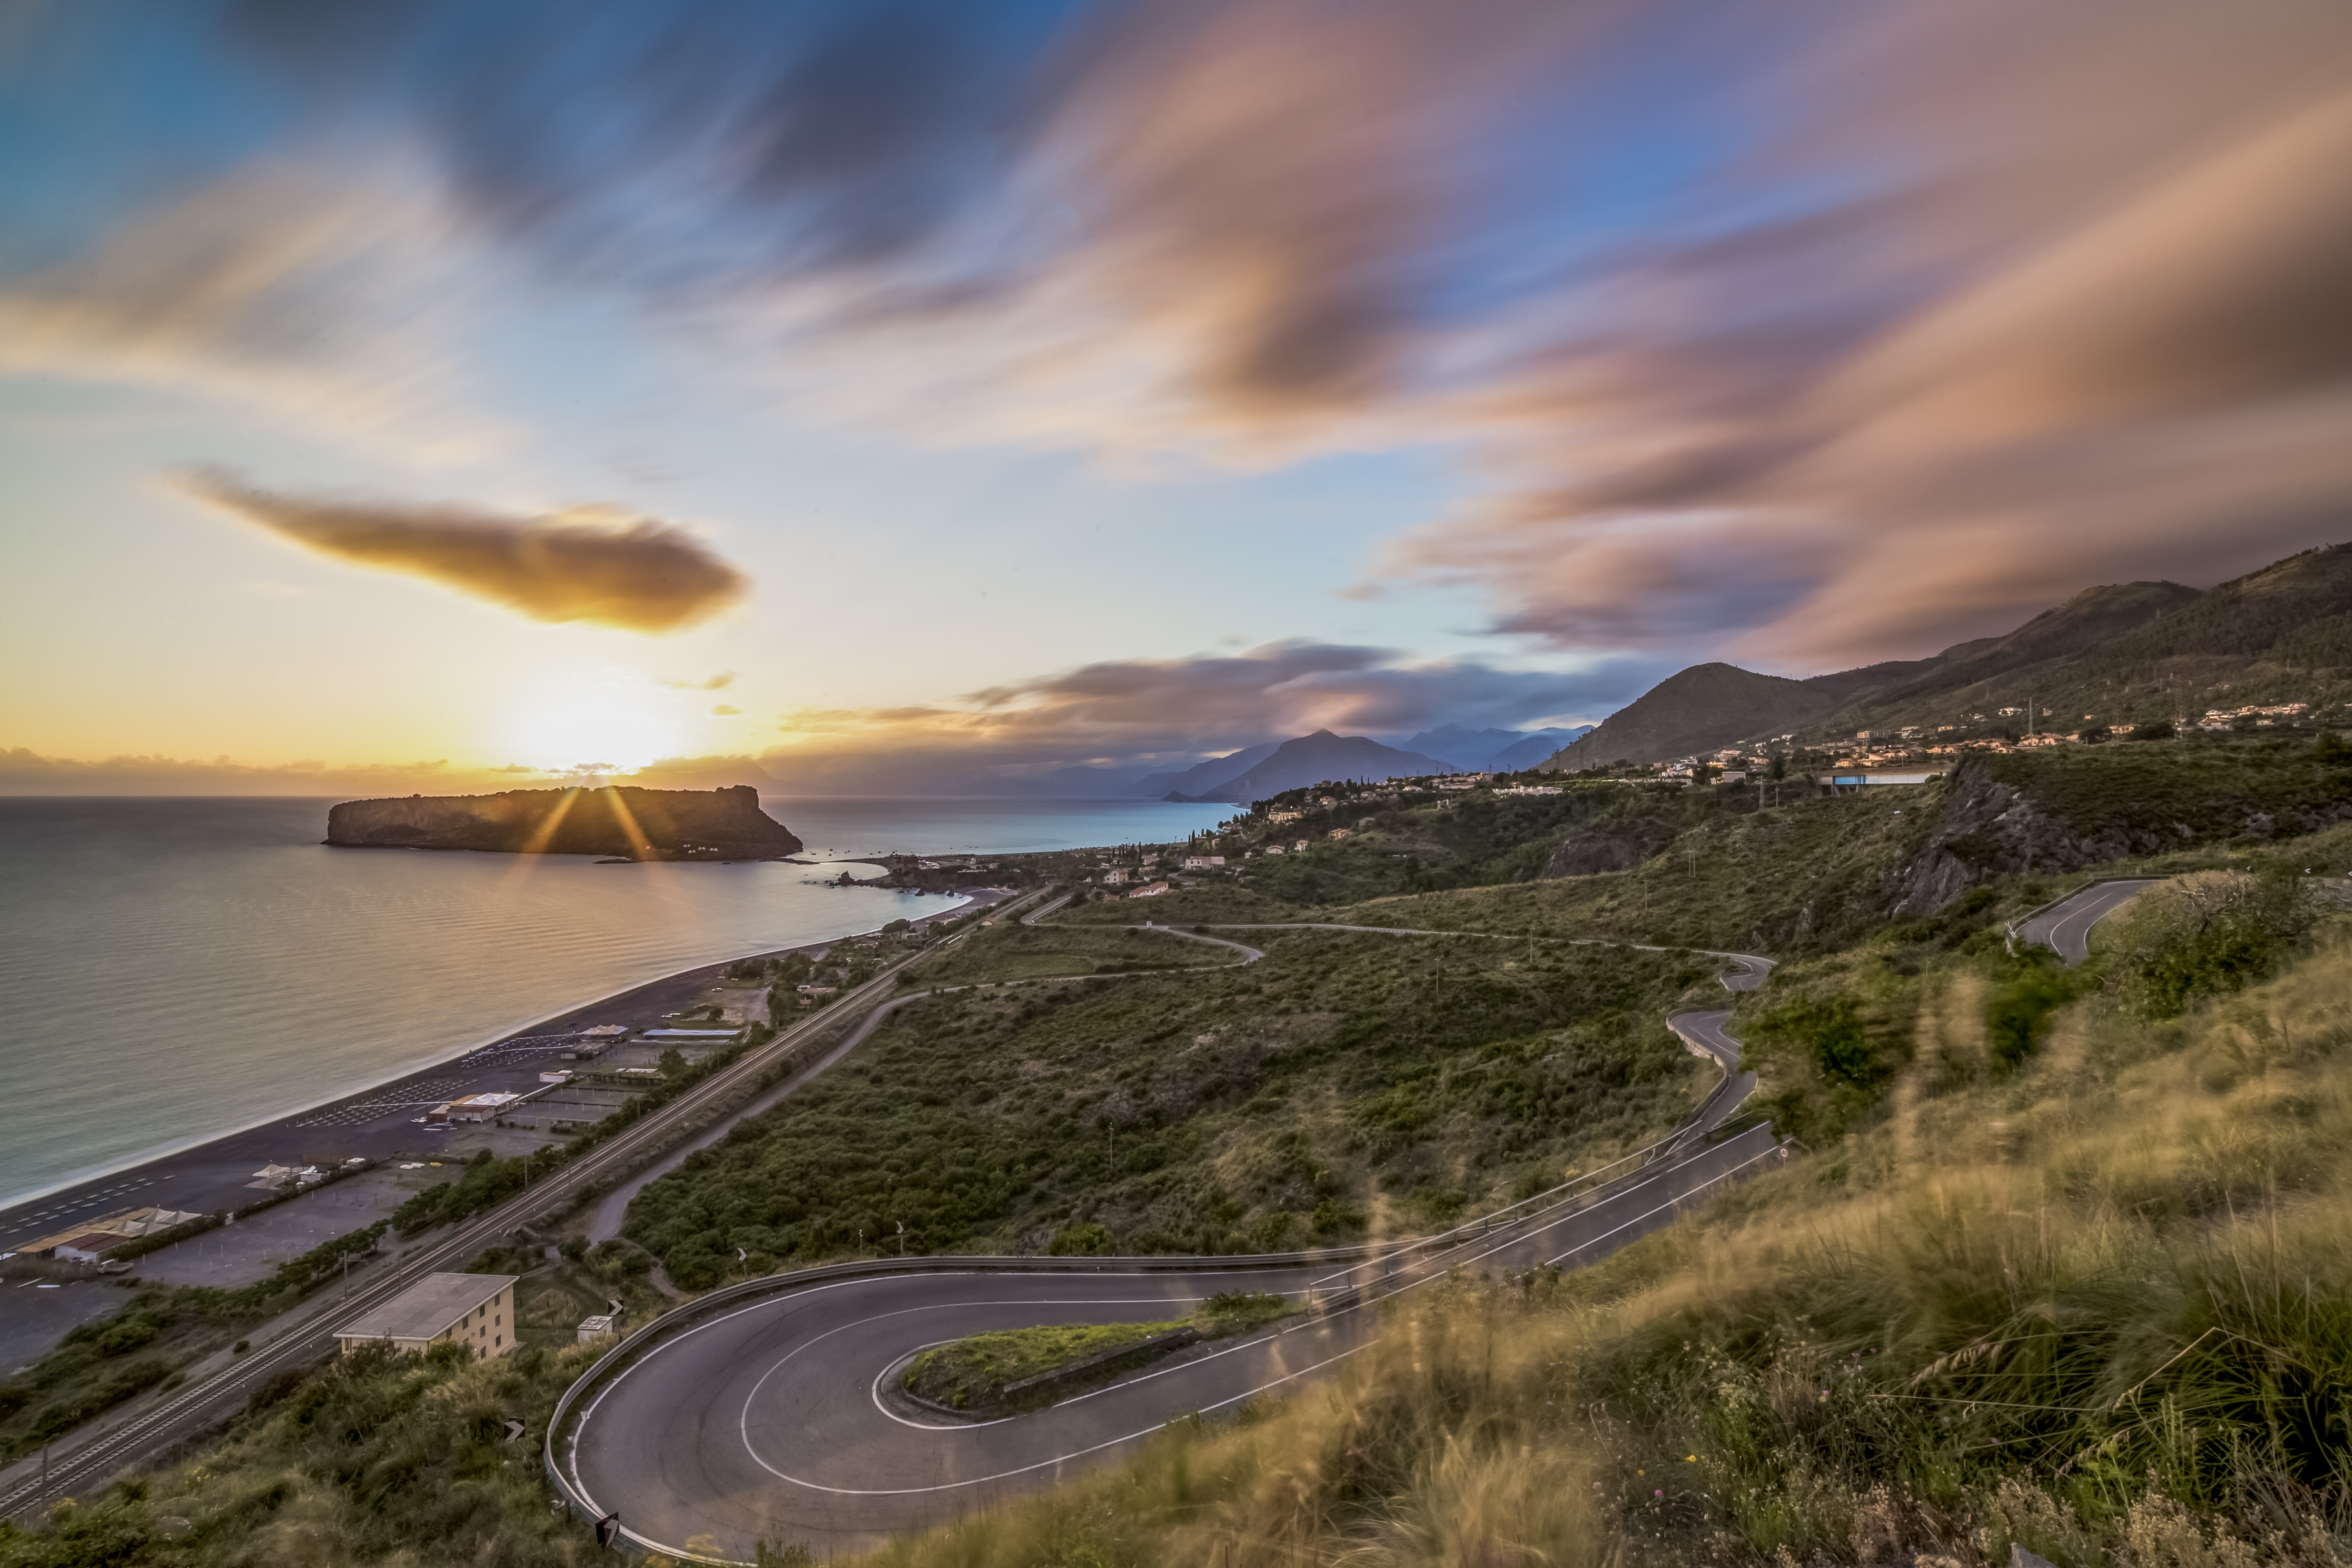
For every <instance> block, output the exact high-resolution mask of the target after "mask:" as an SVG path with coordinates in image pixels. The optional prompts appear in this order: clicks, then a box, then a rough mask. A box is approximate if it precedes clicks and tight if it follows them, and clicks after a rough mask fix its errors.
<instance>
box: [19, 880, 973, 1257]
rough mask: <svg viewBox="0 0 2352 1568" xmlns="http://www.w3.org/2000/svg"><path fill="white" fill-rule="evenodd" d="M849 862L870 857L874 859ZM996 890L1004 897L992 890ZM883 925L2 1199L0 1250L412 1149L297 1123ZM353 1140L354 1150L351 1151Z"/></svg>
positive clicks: (393, 1126)
mask: <svg viewBox="0 0 2352 1568" xmlns="http://www.w3.org/2000/svg"><path fill="white" fill-rule="evenodd" d="M842 863H843V864H859V865H864V864H871V863H872V862H868V861H863V860H860V861H855V862H842ZM988 894H994V895H995V896H994V897H987V896H985V895H988ZM1003 896H1004V894H1003V890H1001V889H972V890H971V893H968V894H964V895H961V896H958V897H957V898H956V901H955V902H954V903H951V904H950V905H948V906H946V907H945V908H942V909H940V910H937V911H936V912H934V913H931V914H928V915H925V916H923V917H921V918H920V919H919V920H918V921H916V923H917V924H922V923H926V922H928V921H932V920H938V919H942V918H946V917H949V916H951V915H955V914H958V913H961V912H962V911H963V910H968V909H970V908H971V907H972V906H973V905H975V904H986V903H992V902H994V901H996V900H997V899H1001V898H1002V897H1003ZM879 929H880V927H879V926H875V927H869V928H867V929H866V930H863V931H845V932H843V933H842V934H840V935H838V936H834V937H827V938H824V939H823V940H821V941H816V942H802V943H798V944H796V945H793V946H790V947H781V948H771V949H760V950H757V951H754V952H739V953H735V954H733V955H731V956H729V957H725V958H719V959H714V960H711V961H709V962H707V963H699V964H695V965H692V966H690V967H688V968H686V969H682V970H670V971H667V972H665V973H660V974H657V975H655V976H653V977H651V978H649V979H646V980H641V981H638V982H636V983H635V984H628V985H625V986H623V987H621V988H620V989H618V990H614V991H611V992H606V993H604V994H601V995H599V996H596V997H593V998H591V999H590V1000H588V1001H585V1002H580V1003H575V1004H572V1005H569V1006H566V1007H563V1008H561V1009H559V1010H557V1011H555V1012H552V1013H548V1014H543V1015H541V1016H537V1017H534V1018H531V1019H529V1020H527V1021H525V1022H523V1023H520V1024H517V1025H514V1026H510V1027H507V1028H503V1029H499V1030H497V1031H495V1032H493V1033H490V1034H487V1035H484V1036H480V1037H476V1038H474V1039H473V1040H471V1041H469V1042H468V1043H467V1044H466V1045H465V1046H463V1047H460V1048H457V1049H456V1050H453V1051H450V1052H447V1053H446V1054H444V1055H441V1056H439V1057H437V1058H436V1059H435V1060H434V1061H432V1062H429V1063H426V1064H424V1065H422V1066H417V1067H412V1068H406V1069H404V1070H403V1071H401V1072H399V1073H396V1074H394V1075H392V1076H390V1077H386V1078H381V1079H369V1080H368V1081H365V1082H362V1083H359V1084H357V1085H354V1086H352V1087H348V1088H345V1089H341V1090H340V1091H339V1092H337V1093H334V1094H331V1095H328V1096H324V1097H322V1098H320V1099H319V1100H314V1101H312V1102H311V1103H310V1104H307V1105H304V1106H301V1107H299V1108H296V1109H294V1110H280V1111H277V1112H274V1113H272V1114H271V1115H269V1116H267V1117H263V1118H259V1119H257V1120H255V1121H250V1122H247V1123H245V1124H243V1125H240V1126H235V1127H230V1128H227V1129H223V1130H215V1131H206V1132H205V1133H202V1134H199V1135H196V1136H194V1137H191V1138H188V1139H186V1140H184V1141H181V1142H174V1143H170V1144H167V1145H164V1146H163V1147H161V1148H157V1149H151V1150H149V1151H145V1152H142V1153H140V1154H139V1155H137V1156H135V1157H131V1158H129V1159H125V1160H123V1161H121V1162H119V1163H114V1164H112V1165H110V1167H109V1168H107V1169H105V1170H103V1171H100V1172H97V1173H89V1174H84V1175H80V1176H78V1177H76V1178H74V1179H72V1180H69V1181H66V1182H60V1183H55V1184H50V1185H49V1186H47V1187H45V1188H42V1189H39V1190H37V1191H35V1192H32V1193H28V1194H23V1195H21V1196H18V1197H16V1198H13V1199H11V1200H9V1201H8V1202H7V1203H5V1205H0V1252H5V1251H7V1250H10V1249H11V1248H12V1247H15V1246H17V1245H19V1244H21V1243H22V1242H24V1241H26V1240H28V1239H32V1238H36V1237H39V1236H43V1235H48V1234H54V1233H55V1232H57V1231H58V1230H62V1229H65V1228H68V1227H69V1226H71V1225H72V1224H73V1223H74V1222H75V1221H76V1220H77V1219H89V1220H95V1219H99V1218H102V1217H104V1216H105V1215H110V1214H113V1213H116V1212H119V1211H121V1210H122V1209H126V1208H135V1207H138V1206H141V1205H146V1204H157V1205H163V1206H166V1207H171V1208H177V1209H192V1210H194V1211H196V1212H199V1213H210V1212H213V1211H215V1210H216V1209H223V1208H235V1207H238V1206H242V1205H246V1204H249V1203H251V1202H253V1201H255V1200H256V1199H257V1198H258V1197H259V1196H261V1195H262V1194H259V1193H257V1192H253V1191H249V1190H247V1181H249V1180H250V1177H251V1173H252V1172H253V1171H254V1170H256V1169H257V1168H258V1167H259V1166H262V1165H266V1164H269V1163H289V1162H290V1161H292V1160H299V1161H301V1163H321V1159H322V1158H325V1159H332V1160H334V1161H336V1162H337V1163H340V1160H341V1159H346V1158H350V1157H352V1155H353V1154H356V1155H358V1156H359V1157H362V1158H367V1159H372V1160H373V1159H382V1158H387V1157H389V1156H391V1155H392V1154H394V1153H400V1152H410V1148H411V1146H414V1145H415V1144H417V1143H418V1142H420V1140H419V1136H418V1135H419V1134H420V1133H422V1132H423V1131H424V1130H423V1129H421V1128H418V1127H415V1125H414V1124H413V1122H412V1121H411V1120H410V1119H409V1118H408V1117H406V1116H405V1115H399V1114H387V1115H385V1116H383V1117H381V1118H378V1119H376V1120H375V1121H371V1122H368V1123H365V1124H362V1125H356V1126H347V1127H336V1128H317V1127H313V1128H297V1127H295V1126H294V1125H293V1124H294V1123H298V1122H302V1121H306V1120H309V1119H315V1118H318V1117H320V1116H321V1115H322V1114H325V1113H328V1112H331V1111H333V1110H336V1109H337V1108H339V1107H341V1106H344V1105H345V1104H347V1103H348V1102H351V1101H354V1100H362V1099H370V1098H377V1097H382V1096H385V1095H388V1094H390V1093H393V1092H395V1091H397V1090H398V1089H401V1088H402V1087H403V1086H404V1085H410V1084H413V1083H414V1084H422V1083H424V1082H425V1080H429V1079H443V1080H445V1081H446V1075H448V1074H450V1073H451V1072H453V1071H456V1070H458V1064H460V1063H462V1062H463V1061H464V1060H465V1058H467V1057H469V1056H472V1055H473V1054H475V1053H476V1052H478V1051H483V1050H487V1049H489V1048H491V1047H497V1046H499V1045H501V1044H504V1043H506V1042H509V1041H512V1040H517V1039H522V1038H527V1037H531V1036H534V1035H540V1034H549V1033H558V1032H562V1030H563V1029H564V1028H565V1026H567V1025H568V1026H572V1027H581V1026H584V1023H585V1021H586V1020H587V1019H588V1017H589V1016H594V1017H595V1018H597V1019H599V1020H601V1019H603V1018H604V1016H607V1015H619V1014H622V1013H634V1014H653V1015H656V1016H657V1015H658V1012H659V1011H660V1009H662V1008H664V1007H669V1006H673V1005H677V1004H680V1003H683V1002H684V1001H685V1000H687V999H688V997H698V996H699V994H701V993H702V992H703V991H704V990H705V989H707V985H708V983H709V981H711V980H713V979H715V978H717V977H718V976H719V973H721V972H722V971H724V970H725V969H726V968H728V967H729V966H730V965H731V964H735V963H741V962H743V961H744V960H746V959H762V958H782V957H784V956H786V955H788V954H791V953H795V952H819V951H822V950H824V949H826V948H829V947H831V946H832V945H834V944H835V942H847V941H853V940H856V938H858V937H861V936H866V935H871V934H872V933H873V931H877V930H879ZM541 1065H543V1064H541V1063H538V1062H532V1063H530V1064H529V1067H528V1068H519V1067H514V1066H509V1067H506V1068H485V1069H482V1070H478V1071H477V1072H475V1073H473V1074H472V1075H471V1076H472V1077H474V1078H476V1079H480V1080H482V1081H480V1082H479V1083H478V1084H475V1083H469V1084H468V1085H467V1088H466V1089H465V1090H463V1092H478V1091H479V1090H480V1089H488V1088H490V1087H494V1086H496V1087H505V1086H504V1085H503V1084H502V1083H498V1082H497V1081H496V1080H499V1079H506V1078H514V1077H517V1076H518V1075H519V1074H520V1073H521V1072H524V1071H528V1072H530V1074H531V1076H532V1077H533V1078H534V1079H535V1076H536V1068H538V1067H539V1066H541ZM425 1098H447V1094H446V1091H444V1090H441V1089H436V1090H434V1092H433V1093H432V1094H430V1095H427V1096H425ZM330 1146H331V1147H330ZM313 1149H315V1150H316V1151H317V1153H316V1155H314V1154H313V1153H311V1152H309V1151H311V1150H313ZM346 1149H348V1150H349V1152H342V1151H344V1150H346Z"/></svg>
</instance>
